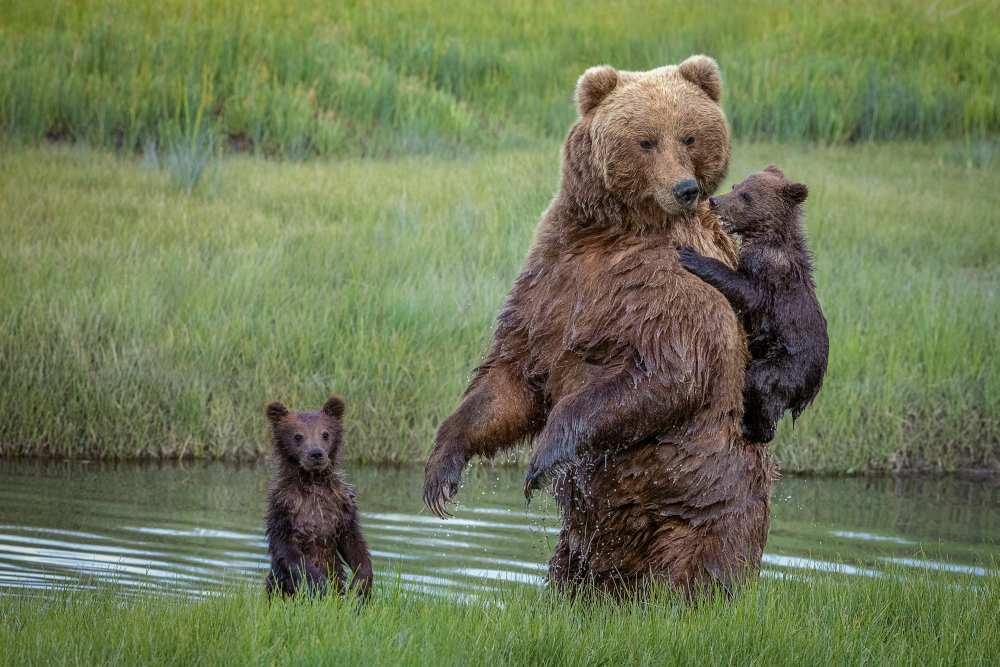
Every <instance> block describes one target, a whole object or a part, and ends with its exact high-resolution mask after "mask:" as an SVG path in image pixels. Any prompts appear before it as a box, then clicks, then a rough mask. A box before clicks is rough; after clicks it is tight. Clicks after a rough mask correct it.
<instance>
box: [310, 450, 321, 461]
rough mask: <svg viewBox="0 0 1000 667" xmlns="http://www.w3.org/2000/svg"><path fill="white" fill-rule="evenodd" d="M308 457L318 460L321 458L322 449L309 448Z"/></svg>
mask: <svg viewBox="0 0 1000 667" xmlns="http://www.w3.org/2000/svg"><path fill="white" fill-rule="evenodd" d="M309 458H310V459H312V460H313V461H319V460H320V459H321V458H323V450H322V449H310V450H309Z"/></svg>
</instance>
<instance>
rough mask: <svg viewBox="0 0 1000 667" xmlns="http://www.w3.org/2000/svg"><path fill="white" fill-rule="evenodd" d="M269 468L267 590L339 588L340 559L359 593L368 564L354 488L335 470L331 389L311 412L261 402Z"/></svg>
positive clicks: (367, 582)
mask: <svg viewBox="0 0 1000 667" xmlns="http://www.w3.org/2000/svg"><path fill="white" fill-rule="evenodd" d="M266 412H267V418H268V420H269V421H270V422H271V433H272V444H273V461H274V473H273V477H272V479H271V487H270V490H269V492H268V497H267V546H268V551H269V552H270V554H271V571H270V573H269V574H268V575H267V592H268V595H269V596H271V595H273V594H274V592H275V591H278V592H280V593H281V594H282V595H284V596H288V595H294V594H295V593H296V592H298V591H299V590H303V589H305V590H306V591H307V592H309V593H310V594H323V593H325V592H326V591H327V589H328V588H329V587H330V586H331V585H332V586H333V587H334V588H335V590H336V591H337V592H338V593H342V592H343V591H344V581H345V576H344V564H345V563H346V564H347V566H348V567H350V568H351V571H352V572H353V578H352V580H351V585H350V588H351V589H356V590H357V592H358V594H359V595H360V596H362V598H363V597H365V596H367V594H368V591H369V589H370V588H371V583H372V564H371V557H370V556H369V554H368V545H367V544H366V543H365V538H364V535H363V534H362V533H361V524H360V522H359V521H358V509H357V505H356V503H355V493H354V488H353V487H352V486H351V485H350V484H348V483H347V482H346V481H344V479H343V477H341V473H340V449H341V444H342V435H341V420H342V418H343V416H344V402H343V401H342V400H340V399H339V398H337V397H336V396H331V397H330V398H329V400H327V402H326V404H325V405H324V406H323V409H322V410H320V411H319V412H292V411H290V410H289V409H288V408H286V407H285V406H284V405H282V404H281V403H278V402H274V403H271V404H269V405H268V406H267V411H266Z"/></svg>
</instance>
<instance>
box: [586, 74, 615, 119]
mask: <svg viewBox="0 0 1000 667" xmlns="http://www.w3.org/2000/svg"><path fill="white" fill-rule="evenodd" d="M618 78H619V77H618V70H616V69H615V68H614V67H610V66H608V65H600V66H598V67H591V68H590V69H588V70H587V71H586V72H584V73H583V76H581V77H580V80H579V81H577V82H576V108H577V110H578V111H579V112H580V116H586V115H587V114H588V113H590V112H591V111H593V110H594V108H596V107H597V105H598V104H600V103H601V100H603V99H604V98H605V97H607V96H608V93H610V92H611V91H612V90H614V89H615V86H617V85H618Z"/></svg>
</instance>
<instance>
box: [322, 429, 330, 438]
mask: <svg viewBox="0 0 1000 667" xmlns="http://www.w3.org/2000/svg"><path fill="white" fill-rule="evenodd" d="M322 438H323V439H324V440H329V439H330V434H329V433H327V432H326V431H323V435H322Z"/></svg>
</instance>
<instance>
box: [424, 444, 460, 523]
mask: <svg viewBox="0 0 1000 667" xmlns="http://www.w3.org/2000/svg"><path fill="white" fill-rule="evenodd" d="M464 467H465V457H463V456H447V457H441V458H438V457H431V460H429V461H428V462H427V467H426V468H425V469H424V505H426V506H427V509H429V510H430V511H431V513H432V514H433V515H434V516H436V517H438V518H439V519H446V518H448V517H450V516H451V514H450V513H449V512H448V510H447V507H448V503H449V502H451V501H452V500H454V498H455V496H456V495H458V489H459V487H460V486H461V484H462V469H463V468H464Z"/></svg>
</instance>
